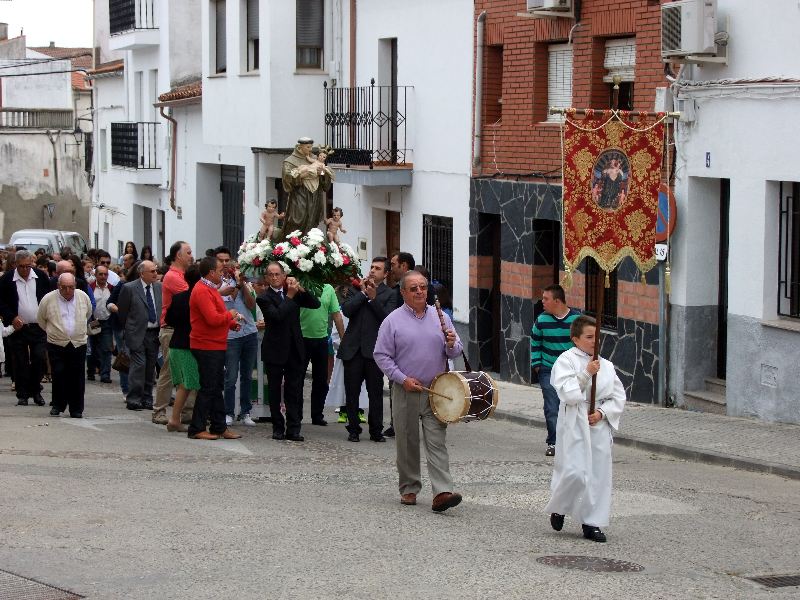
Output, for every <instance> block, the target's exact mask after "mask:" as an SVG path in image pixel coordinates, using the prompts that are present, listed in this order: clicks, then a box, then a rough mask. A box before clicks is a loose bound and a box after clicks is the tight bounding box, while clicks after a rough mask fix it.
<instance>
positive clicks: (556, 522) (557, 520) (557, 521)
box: [550, 513, 564, 531]
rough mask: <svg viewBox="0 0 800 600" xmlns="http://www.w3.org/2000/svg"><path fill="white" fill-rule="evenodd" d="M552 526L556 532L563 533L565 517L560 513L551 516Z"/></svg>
mask: <svg viewBox="0 0 800 600" xmlns="http://www.w3.org/2000/svg"><path fill="white" fill-rule="evenodd" d="M550 525H551V526H552V527H553V529H555V530H556V531H561V529H562V528H563V527H564V515H560V514H558V513H552V514H551V515H550Z"/></svg>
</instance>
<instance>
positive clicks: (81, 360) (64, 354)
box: [37, 273, 92, 419]
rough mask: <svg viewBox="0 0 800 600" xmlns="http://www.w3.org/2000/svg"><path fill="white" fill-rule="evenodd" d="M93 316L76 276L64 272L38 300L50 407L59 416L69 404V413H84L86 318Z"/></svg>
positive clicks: (73, 415) (74, 417)
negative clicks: (50, 386) (48, 373)
mask: <svg viewBox="0 0 800 600" xmlns="http://www.w3.org/2000/svg"><path fill="white" fill-rule="evenodd" d="M91 316H92V304H91V302H89V296H87V295H86V294H85V293H83V292H82V291H81V290H76V289H75V278H74V277H73V276H72V274H71V273H64V274H63V275H61V276H59V278H58V289H57V290H54V291H52V292H50V293H48V294H47V295H46V296H45V297H44V298H42V302H41V303H40V304H39V310H38V312H37V322H38V323H39V326H40V327H41V328H42V329H43V330H44V331H45V332H46V333H47V353H48V355H49V356H50V370H51V373H52V376H53V408H52V410H51V411H50V414H51V415H53V416H58V415H59V414H61V413H62V412H63V411H64V410H65V409H66V408H67V406H69V416H70V417H72V418H73V419H80V418H82V417H83V404H84V391H85V386H86V381H85V380H84V378H83V365H84V364H85V363H86V342H87V340H88V336H87V333H86V332H87V321H88V319H89V317H91Z"/></svg>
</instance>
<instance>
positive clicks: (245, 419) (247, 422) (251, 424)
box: [239, 413, 256, 427]
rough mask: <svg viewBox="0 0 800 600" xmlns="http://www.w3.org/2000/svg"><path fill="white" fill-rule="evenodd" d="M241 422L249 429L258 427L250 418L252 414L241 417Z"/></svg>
mask: <svg viewBox="0 0 800 600" xmlns="http://www.w3.org/2000/svg"><path fill="white" fill-rule="evenodd" d="M239 420H240V421H241V422H242V425H246V426H247V427H255V426H256V422H255V421H253V419H251V418H250V413H244V414H243V415H239Z"/></svg>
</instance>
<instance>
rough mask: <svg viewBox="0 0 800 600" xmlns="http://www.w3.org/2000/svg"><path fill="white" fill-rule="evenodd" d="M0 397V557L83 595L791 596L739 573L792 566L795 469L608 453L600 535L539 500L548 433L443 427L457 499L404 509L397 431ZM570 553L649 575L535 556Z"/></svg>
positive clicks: (94, 399)
mask: <svg viewBox="0 0 800 600" xmlns="http://www.w3.org/2000/svg"><path fill="white" fill-rule="evenodd" d="M0 390H2V392H0V480H2V503H0V569H2V570H5V571H9V572H12V573H15V574H18V575H22V576H25V577H30V578H33V579H36V580H38V581H41V582H43V583H46V584H50V585H54V586H58V587H61V588H65V589H68V590H72V591H74V592H76V593H78V594H82V595H84V596H86V597H88V598H91V599H116V598H125V599H133V598H142V599H147V600H154V599H158V600H160V599H169V598H192V599H204V598H220V597H224V598H236V599H248V598H258V599H262V598H265V597H281V598H380V597H389V596H392V597H394V596H396V597H406V598H423V597H442V598H534V597H536V598H553V599H555V598H563V597H568V598H572V599H577V598H681V599H685V598H748V599H749V598H796V597H798V596H800V588H798V587H793V588H783V589H779V590H774V591H768V590H766V589H765V588H762V587H761V586H759V585H757V584H755V583H752V582H750V581H748V580H747V579H745V577H747V576H752V575H763V574H795V573H800V559H798V556H800V536H798V532H799V531H800V481H792V480H786V479H783V478H780V477H777V476H774V475H764V474H755V473H749V472H744V471H737V470H733V469H729V468H723V467H716V466H710V465H703V464H696V463H686V462H682V461H679V460H675V459H671V458H669V457H663V456H656V455H651V454H649V453H645V452H641V451H638V450H632V449H628V448H623V447H621V446H617V447H616V448H615V449H614V496H613V502H612V504H613V509H612V519H611V525H610V526H609V527H607V528H605V532H606V533H607V535H608V538H609V541H608V543H607V544H597V543H594V542H590V541H587V540H584V539H583V538H582V536H581V530H580V524H579V523H572V522H570V521H569V520H568V521H567V524H566V525H565V527H564V530H563V531H562V532H560V533H557V532H555V531H553V530H552V529H551V528H550V526H549V522H548V519H547V515H544V514H543V513H542V509H543V507H544V505H545V504H546V502H547V500H548V497H549V484H550V477H551V472H552V462H551V461H552V459H549V458H545V456H544V455H543V451H544V446H543V444H542V440H541V437H542V435H541V432H540V431H539V430H534V429H530V428H526V427H522V426H519V425H514V424H511V423H507V422H499V421H493V420H489V421H485V422H479V423H470V424H460V425H453V426H451V427H450V428H449V429H448V446H449V447H450V458H451V472H452V474H453V478H454V480H455V483H456V489H457V491H459V492H461V493H462V494H463V495H464V502H463V503H462V504H461V505H460V506H458V507H457V508H455V509H451V510H449V511H447V512H446V513H442V514H436V513H433V512H431V510H430V502H431V492H430V487H429V485H428V483H427V481H426V483H425V488H424V489H423V492H422V493H421V494H420V496H419V498H418V500H419V504H418V505H417V506H415V507H408V506H401V505H400V503H399V496H398V492H397V486H396V471H395V469H394V442H393V441H392V440H389V441H388V442H387V443H386V444H376V443H374V442H371V441H369V439H368V437H367V436H366V435H364V436H362V441H361V442H360V443H359V444H353V443H348V442H347V433H346V431H345V429H344V426H343V425H336V424H331V425H329V426H328V427H325V428H322V427H314V426H311V425H310V424H309V425H304V427H303V433H304V434H305V436H306V440H307V441H306V442H304V443H292V442H276V441H273V440H272V439H271V438H270V434H271V429H270V426H269V425H268V424H267V425H261V424H260V425H259V426H258V427H257V428H255V430H253V429H249V428H245V427H241V426H237V427H236V428H235V429H236V431H238V432H240V433H244V437H243V438H242V440H240V441H217V442H205V441H202V442H198V441H192V440H189V439H187V438H186V437H185V434H167V433H166V430H165V428H164V427H163V426H156V425H154V424H152V423H150V421H149V414H145V413H131V412H129V411H126V410H124V404H123V402H122V401H121V396H120V395H119V394H118V393H117V392H118V388H117V387H116V386H101V385H100V384H87V392H88V395H87V409H86V412H85V415H86V416H87V417H89V418H87V419H84V420H83V421H78V420H75V419H69V418H58V417H50V416H48V415H47V412H48V410H49V407H44V408H40V407H37V406H28V407H17V406H14V400H15V399H14V397H13V395H12V394H11V393H9V392H8V391H7V390H8V380H7V379H4V380H2V381H0ZM45 398H47V399H48V401H49V394H47V393H46V394H45ZM387 410H388V407H387ZM330 417H331V418H332V415H331V416H330ZM623 419H624V415H623ZM423 472H424V469H423ZM562 554H566V555H582V556H594V557H601V558H611V559H617V560H623V561H630V562H633V563H636V564H638V565H641V566H643V567H644V570H642V571H639V572H634V573H594V572H585V571H580V570H569V569H564V568H557V567H552V566H546V565H542V564H539V563H537V558H540V557H542V556H548V555H562ZM0 592H2V590H0ZM5 597H6V596H2V595H0V598H5ZM7 597H8V598H13V596H7Z"/></svg>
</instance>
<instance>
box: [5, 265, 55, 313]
mask: <svg viewBox="0 0 800 600" xmlns="http://www.w3.org/2000/svg"><path fill="white" fill-rule="evenodd" d="M15 272H16V269H14V270H13V271H7V272H6V273H3V276H2V277H0V316H2V317H3V323H5V324H6V326H8V325H11V321H13V320H14V319H16V318H17V311H18V309H19V295H18V294H17V284H16V283H14V273H15ZM31 272H32V273H36V303H37V304H38V303H40V302H41V301H42V298H44V297H45V294H49V293H50V292H52V291H53V288H52V287H50V278H49V277H48V276H47V273H45V272H44V271H41V270H40V269H37V268H36V267H33V268H31Z"/></svg>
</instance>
